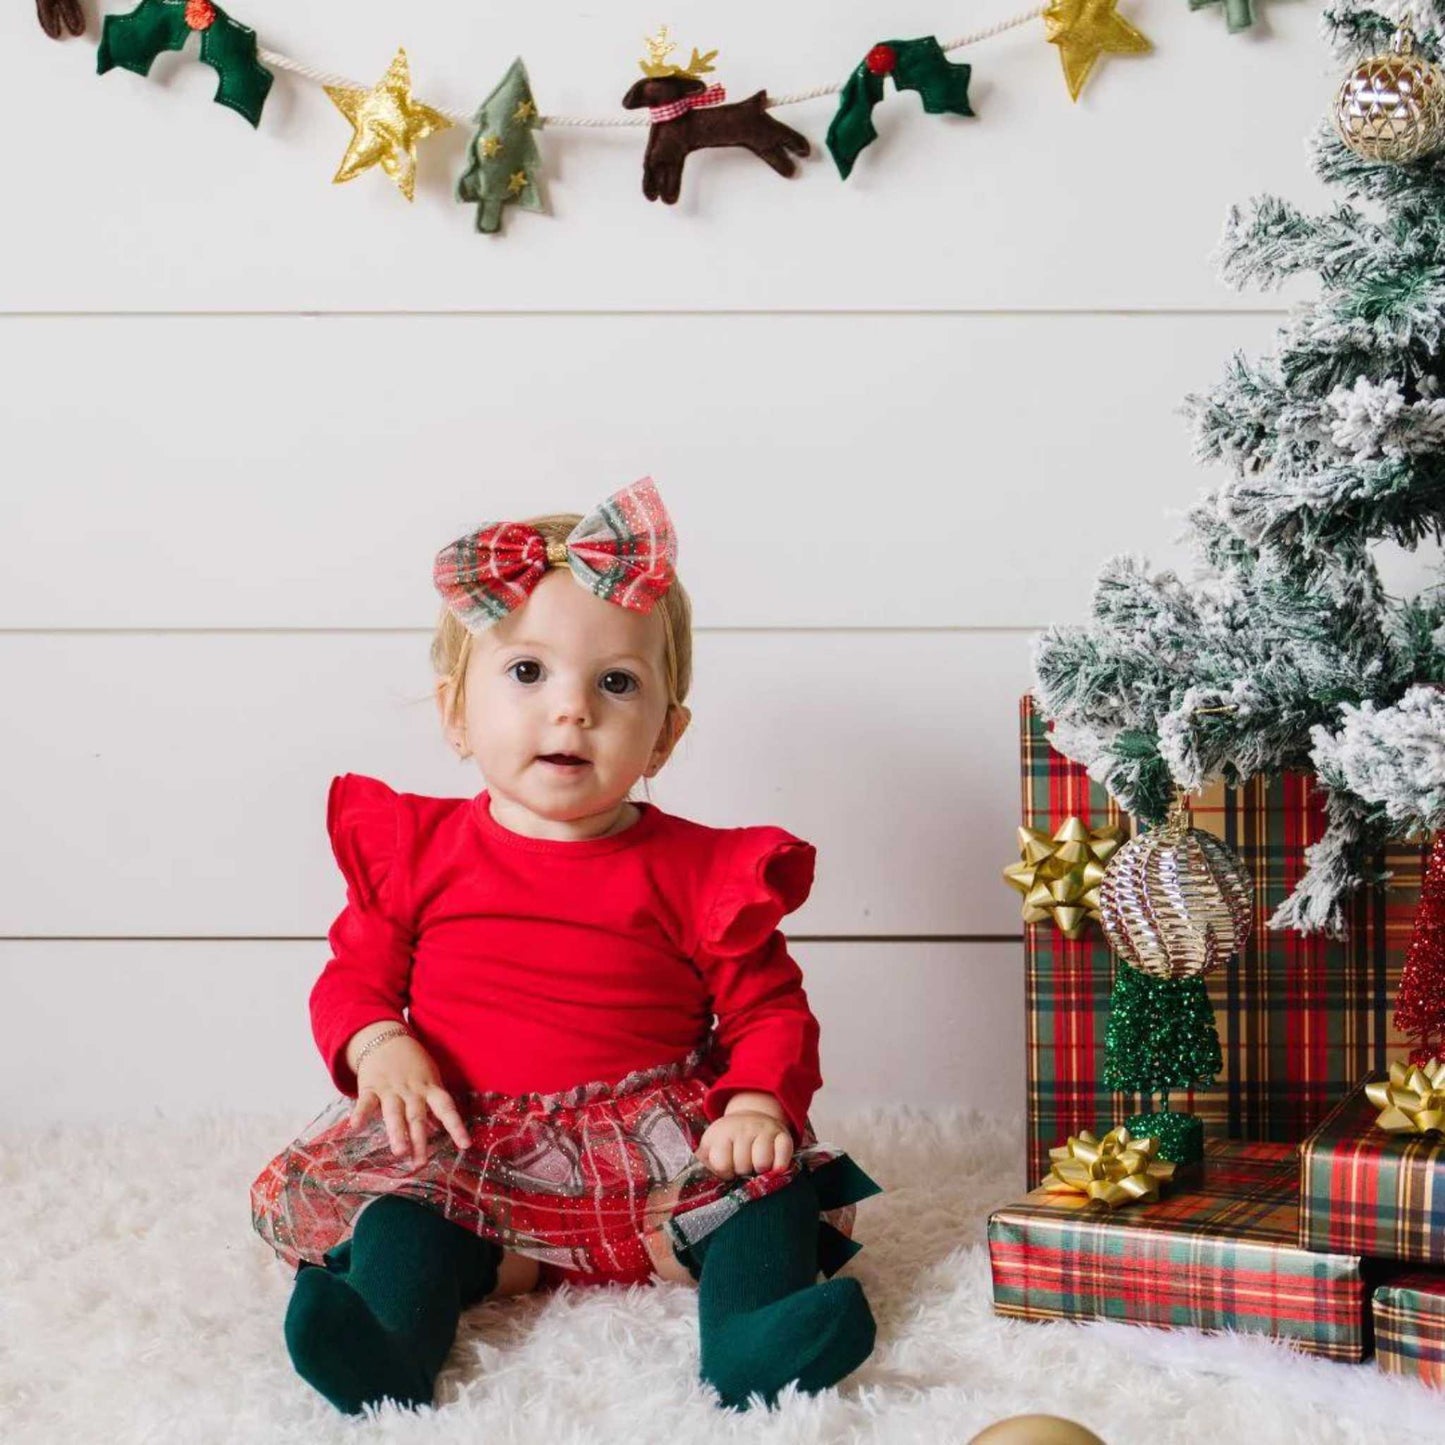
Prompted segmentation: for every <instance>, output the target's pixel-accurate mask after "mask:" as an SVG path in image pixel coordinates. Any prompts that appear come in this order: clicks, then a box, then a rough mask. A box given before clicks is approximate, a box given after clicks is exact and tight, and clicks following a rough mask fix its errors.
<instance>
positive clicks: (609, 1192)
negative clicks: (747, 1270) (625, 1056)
mask: <svg viewBox="0 0 1445 1445" xmlns="http://www.w3.org/2000/svg"><path fill="white" fill-rule="evenodd" d="M719 1076H720V1064H719V1063H718V1061H717V1057H716V1054H715V1052H714V1049H713V1041H712V1040H711V1039H708V1040H707V1041H705V1042H704V1043H703V1044H702V1045H701V1046H699V1047H698V1048H697V1049H695V1050H694V1051H693V1052H692V1053H691V1054H689V1055H688V1056H687V1057H686V1058H685V1059H681V1060H678V1061H677V1062H675V1063H670V1064H662V1065H659V1066H657V1067H654V1068H648V1069H640V1070H637V1071H635V1072H633V1073H631V1074H628V1075H627V1076H626V1078H624V1079H621V1080H619V1081H618V1082H617V1083H614V1084H609V1083H590V1084H579V1085H576V1086H575V1087H573V1088H571V1089H567V1090H564V1091H562V1092H560V1093H554V1094H522V1095H510V1094H500V1093H487V1092H472V1093H459V1094H457V1095H455V1096H454V1097H455V1098H456V1103H457V1107H458V1108H459V1109H460V1110H461V1113H462V1117H463V1119H464V1121H465V1122H466V1124H467V1127H468V1130H469V1133H470V1137H471V1141H472V1142H471V1144H470V1145H469V1146H468V1147H467V1148H466V1149H463V1150H458V1149H457V1146H456V1144H455V1142H454V1141H453V1140H452V1138H451V1136H450V1135H449V1134H448V1133H447V1132H446V1130H445V1129H443V1128H442V1126H441V1125H440V1124H439V1123H438V1122H437V1121H436V1120H435V1119H433V1118H431V1117H430V1116H428V1121H427V1122H428V1129H429V1131H430V1139H429V1146H428V1147H429V1153H428V1157H427V1159H426V1161H425V1162H424V1163H423V1164H422V1165H421V1166H420V1167H415V1166H413V1165H412V1164H411V1163H410V1156H409V1155H408V1156H407V1158H405V1159H398V1158H397V1157H396V1156H395V1155H394V1154H393V1153H392V1150H391V1143H390V1140H389V1139H388V1137H387V1133H386V1125H385V1121H384V1120H383V1119H382V1118H381V1117H380V1116H379V1115H373V1116H372V1117H371V1118H369V1119H368V1120H367V1121H366V1122H365V1123H364V1124H362V1125H361V1127H360V1128H359V1129H357V1130H355V1131H352V1130H351V1129H350V1128H349V1127H348V1120H349V1118H350V1115H351V1112H352V1110H353V1108H354V1107H355V1103H354V1101H353V1100H351V1099H349V1098H346V1097H344V1096H340V1095H338V1096H337V1097H336V1098H335V1100H334V1101H333V1102H332V1103H330V1104H329V1105H327V1107H326V1108H325V1109H323V1110H322V1111H321V1113H319V1114H318V1115H317V1116H316V1117H315V1118H314V1119H313V1120H312V1121H311V1123H310V1124H308V1125H307V1126H306V1128H305V1129H304V1130H303V1131H302V1133H301V1134H300V1135H299V1136H298V1137H297V1138H296V1139H295V1140H293V1141H292V1143H290V1144H289V1145H287V1147H286V1148H285V1149H284V1150H282V1152H281V1153H280V1154H278V1155H277V1156H276V1157H275V1158H274V1159H273V1160H272V1161H271V1162H270V1163H269V1164H267V1165H266V1167H265V1168H264V1169H263V1170H262V1171H261V1173H260V1174H259V1175H258V1176H257V1178H256V1180H255V1182H254V1183H253V1184H252V1185H251V1221H252V1223H253V1225H254V1226H255V1228H256V1231H257V1233H258V1234H260V1236H261V1238H262V1239H264V1240H265V1241H266V1243H267V1244H269V1245H270V1246H271V1248H272V1249H273V1250H275V1252H276V1253H277V1255H278V1256H280V1258H281V1259H282V1260H284V1261H285V1262H286V1263H287V1264H289V1265H291V1266H292V1267H293V1268H300V1266H301V1265H302V1263H303V1262H304V1263H307V1264H313V1265H314V1264H322V1265H325V1264H328V1263H329V1264H330V1265H332V1267H340V1263H339V1262H340V1261H342V1260H344V1259H345V1258H346V1257H347V1255H348V1254H349V1249H350V1246H349V1243H348V1241H349V1239H350V1237H351V1232H352V1228H353V1226H354V1224H355V1220H356V1216H357V1214H358V1213H359V1212H360V1210H361V1209H362V1207H363V1206H364V1205H365V1204H366V1203H367V1201H368V1200H371V1199H375V1198H378V1197H380V1196H381V1195H384V1194H401V1195H406V1196H407V1197H409V1198H412V1199H416V1200H418V1201H420V1202H421V1203H424V1204H426V1205H428V1206H430V1207H431V1208H433V1209H435V1210H437V1211H438V1212H439V1213H440V1214H442V1215H443V1216H444V1217H445V1218H447V1219H450V1220H452V1221H453V1222H455V1223H457V1224H459V1225H462V1226H463V1227H465V1228H466V1229H469V1230H472V1231H473V1232H474V1233H476V1234H479V1235H481V1236H482V1237H483V1238H486V1239H491V1240H495V1241H496V1242H497V1243H498V1244H500V1245H502V1246H503V1247H504V1248H505V1249H508V1250H510V1251H512V1252H513V1253H515V1254H520V1255H526V1256H529V1257H530V1258H533V1259H536V1260H538V1261H539V1262H540V1265H541V1279H540V1284H541V1285H542V1286H543V1287H550V1286H555V1285H556V1284H558V1283H560V1282H561V1281H562V1280H567V1281H569V1282H571V1283H575V1284H602V1283H623V1284H630V1283H641V1282H643V1281H645V1280H648V1279H650V1278H653V1277H660V1278H665V1279H674V1280H690V1279H691V1278H692V1275H691V1273H690V1272H689V1270H688V1268H687V1260H688V1258H689V1256H688V1250H689V1248H690V1247H691V1246H692V1245H693V1244H695V1243H696V1242H697V1241H698V1240H700V1239H703V1238H705V1237H706V1236H707V1235H708V1234H710V1233H711V1232H712V1231H713V1230H715V1229H717V1228H718V1227H719V1226H720V1225H721V1224H723V1223H724V1222H725V1221H726V1220H727V1219H729V1218H731V1216H732V1215H733V1214H734V1213H736V1212H737V1210H739V1209H742V1208H745V1207H746V1206H747V1204H748V1203H749V1202H750V1201H752V1200H754V1199H761V1198H762V1197H763V1196H764V1195H767V1194H771V1193H773V1192H774V1191H775V1190H778V1189H782V1188H785V1187H786V1186H787V1185H788V1184H790V1183H792V1181H793V1180H794V1179H795V1178H796V1177H797V1176H798V1174H799V1173H800V1172H801V1171H802V1170H807V1171H808V1172H809V1175H810V1178H811V1179H812V1182H813V1183H814V1184H815V1186H816V1187H817V1191H818V1200H819V1211H820V1218H819V1240H818V1257H819V1266H820V1268H821V1269H822V1271H823V1273H824V1274H826V1275H832V1274H834V1273H835V1272H836V1271H837V1270H838V1269H839V1268H840V1267H841V1266H842V1265H843V1264H844V1263H845V1262H846V1261H847V1260H848V1259H849V1258H851V1257H852V1256H853V1255H854V1254H856V1253H857V1251H858V1250H859V1249H860V1248H862V1246H861V1245H859V1244H858V1243H857V1242H856V1241H855V1240H854V1239H853V1237H852V1235H853V1220H854V1215H855V1213H856V1208H855V1206H856V1204H857V1202H858V1201H859V1200H861V1199H866V1198H867V1197H868V1196H869V1195H870V1194H877V1193H879V1192H881V1191H880V1188H879V1186H878V1184H876V1183H875V1182H874V1181H873V1180H872V1179H870V1178H869V1177H868V1175H867V1174H865V1173H864V1172H863V1170H862V1169H860V1168H859V1167H858V1166H857V1165H856V1164H855V1163H854V1162H853V1161H852V1160H851V1159H850V1158H849V1157H848V1155H847V1154H846V1153H844V1151H843V1150H841V1149H839V1148H837V1147H835V1146H833V1145H830V1144H822V1143H819V1142H818V1140H817V1138H816V1136H815V1135H814V1133H813V1130H812V1126H811V1123H808V1122H805V1128H804V1130H803V1136H802V1139H801V1142H800V1143H799V1145H798V1147H797V1149H796V1150H795V1152H794V1154H793V1157H792V1159H791V1160H790V1161H789V1164H788V1166H787V1168H785V1169H770V1170H766V1171H764V1172H762V1173H758V1174H747V1175H739V1176H737V1177H735V1178H733V1179H723V1178H722V1177H721V1176H719V1175H717V1174H714V1173H713V1172H712V1171H711V1170H710V1169H709V1168H708V1167H707V1166H706V1165H705V1164H703V1163H702V1162H701V1161H700V1160H699V1159H697V1158H696V1157H695V1155H694V1150H695V1149H696V1148H697V1145H698V1143H699V1141H700V1140H701V1138H702V1136H703V1132H704V1130H706V1128H707V1127H708V1122H709V1121H708V1119H707V1117H706V1115H705V1114H704V1113H703V1100H704V1098H705V1096H706V1094H707V1091H708V1088H709V1087H710V1086H711V1084H712V1083H713V1082H714V1081H715V1080H716V1079H717V1078H718V1077H719Z"/></svg>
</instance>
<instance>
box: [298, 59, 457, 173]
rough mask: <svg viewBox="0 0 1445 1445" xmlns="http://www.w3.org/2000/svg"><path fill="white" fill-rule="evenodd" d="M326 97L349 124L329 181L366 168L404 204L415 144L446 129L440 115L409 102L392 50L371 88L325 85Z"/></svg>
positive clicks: (406, 76)
mask: <svg viewBox="0 0 1445 1445" xmlns="http://www.w3.org/2000/svg"><path fill="white" fill-rule="evenodd" d="M326 94H327V95H329V96H330V97H331V102H332V104H333V105H335V107H336V108H337V110H339V111H340V112H341V113H342V115H344V116H345V117H346V118H347V120H349V121H350V122H351V130H352V136H351V144H350V145H349V146H347V148H346V154H345V155H344V156H343V157H342V158H341V165H340V166H339V167H338V168H337V171H336V174H335V175H334V176H333V177H332V178H331V179H332V180H333V181H334V182H337V183H339V182H342V181H349V180H353V179H355V177H357V176H359V175H360V174H361V173H362V171H365V170H369V169H370V168H371V167H372V166H380V167H381V169H382V170H383V171H384V172H385V173H386V174H387V175H389V176H390V177H391V178H392V180H394V181H395V182H396V185H397V189H398V190H400V191H401V193H402V195H404V196H405V197H406V198H407V200H409V201H410V200H412V199H413V198H414V197H415V195H416V143H417V142H418V141H419V140H424V139H425V138H426V137H427V136H429V135H434V134H435V133H436V132H437V131H439V130H446V129H447V127H448V126H450V125H451V121H449V120H448V119H447V118H446V116H444V115H442V114H441V113H440V112H439V111H435V110H433V109H432V108H431V107H430V106H429V105H422V104H421V103H420V102H418V101H415V100H413V99H412V95H411V68H410V66H408V64H407V59H406V51H405V50H398V51H397V52H396V55H395V56H394V57H393V59H392V62H391V64H390V65H389V66H388V67H387V71H386V74H385V75H383V76H382V77H381V79H380V80H378V81H377V82H376V84H375V85H373V86H372V87H371V89H370V90H362V89H361V88H360V87H357V86H343V85H328V86H327V87H326Z"/></svg>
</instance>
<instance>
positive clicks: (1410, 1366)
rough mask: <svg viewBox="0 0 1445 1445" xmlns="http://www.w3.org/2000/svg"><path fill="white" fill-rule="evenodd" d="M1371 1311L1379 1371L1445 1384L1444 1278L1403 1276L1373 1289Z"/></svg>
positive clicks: (1420, 1273) (1422, 1273) (1420, 1272)
mask: <svg viewBox="0 0 1445 1445" xmlns="http://www.w3.org/2000/svg"><path fill="white" fill-rule="evenodd" d="M1370 1310H1371V1313H1372V1314H1373V1316H1374V1321H1375V1360H1376V1363H1377V1364H1378V1365H1379V1367H1380V1368H1381V1369H1382V1370H1384V1371H1385V1373H1386V1374H1389V1375H1412V1376H1414V1378H1415V1379H1417V1380H1423V1381H1424V1382H1425V1384H1427V1385H1434V1386H1436V1387H1440V1386H1445V1275H1441V1274H1433V1273H1431V1272H1430V1271H1428V1270H1417V1271H1415V1272H1413V1273H1411V1274H1404V1275H1400V1276H1399V1277H1398V1278H1397V1279H1392V1280H1391V1281H1390V1282H1389V1283H1388V1284H1382V1285H1381V1286H1380V1287H1379V1288H1378V1289H1377V1290H1376V1291H1375V1293H1374V1296H1373V1297H1372V1299H1371V1301H1370Z"/></svg>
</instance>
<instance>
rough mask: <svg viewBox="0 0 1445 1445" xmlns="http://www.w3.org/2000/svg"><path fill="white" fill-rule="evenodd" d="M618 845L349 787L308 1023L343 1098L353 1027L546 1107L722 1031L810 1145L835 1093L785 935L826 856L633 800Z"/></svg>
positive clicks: (743, 1077) (715, 1111) (464, 1080)
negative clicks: (411, 1042) (405, 1040)
mask: <svg viewBox="0 0 1445 1445" xmlns="http://www.w3.org/2000/svg"><path fill="white" fill-rule="evenodd" d="M636 806H637V807H638V808H639V810H640V811H641V817H640V818H639V819H638V820H637V821H636V822H635V823H634V824H633V825H632V826H631V827H630V828H626V829H624V830H623V831H622V832H620V833H614V834H611V835H610V836H608V837H602V838H588V839H582V840H580V841H576V842H567V841H564V840H561V839H550V838H530V837H526V836H524V835H523V834H520V833H514V832H512V831H511V830H510V829H508V828H504V827H503V826H502V825H501V824H500V823H498V822H497V821H496V820H495V819H494V818H493V817H492V813H491V806H490V798H489V796H488V794H487V793H486V792H482V793H480V794H478V795H477V796H476V797H474V798H429V797H423V796H421V795H419V794H415V793H398V792H394V791H393V790H392V789H391V788H389V787H388V786H387V785H386V784H385V783H383V782H380V781H379V780H378V779H376V778H369V777H365V776H363V775H361V774H357V773H347V774H344V775H343V776H341V777H339V778H335V779H334V780H333V781H332V784H331V792H330V795H329V797H328V800H327V809H326V827H327V831H328V833H329V834H330V836H331V846H332V849H333V851H334V852H335V854H336V861H337V863H338V864H340V866H341V871H342V873H343V874H344V875H345V878H346V884H347V892H346V907H345V908H344V909H343V910H342V912H341V914H340V915H339V916H338V918H337V919H336V921H335V923H333V924H332V926H331V930H330V933H329V935H328V939H329V942H330V945H331V953H332V957H331V960H330V961H329V962H328V963H327V965H326V966H325V968H324V969H323V970H322V972H321V976H320V977H319V978H318V979H317V981H316V984H315V986H314V987H313V988H312V990H311V1025H312V1032H313V1033H314V1035H315V1037H316V1043H317V1046H318V1047H319V1048H320V1050H321V1054H322V1057H323V1058H324V1059H325V1060H326V1064H327V1067H328V1068H329V1070H330V1071H331V1077H332V1080H333V1082H334V1083H335V1084H336V1087H337V1088H338V1089H339V1090H340V1091H341V1092H342V1093H343V1094H346V1095H348V1096H351V1097H355V1094H356V1077H355V1075H354V1074H353V1073H352V1072H351V1070H350V1069H349V1068H348V1067H347V1064H346V1058H345V1053H346V1045H347V1042H348V1040H350V1038H351V1036H352V1035H353V1034H355V1033H356V1031H357V1030H358V1029H360V1028H363V1027H364V1026H365V1025H367V1024H370V1023H375V1022H377V1021H378V1020H381V1019H398V1020H400V1019H402V1018H403V1016H404V1014H403V1011H405V1014H406V1015H407V1016H409V1022H410V1024H411V1027H412V1031H413V1032H414V1033H415V1034H416V1036H417V1038H418V1040H419V1041H420V1042H421V1043H422V1045H423V1046H424V1047H425V1048H426V1049H427V1051H428V1052H429V1053H430V1054H431V1056H432V1057H433V1058H434V1059H435V1060H436V1062H437V1066H438V1068H439V1069H440V1070H441V1073H442V1077H443V1079H444V1080H445V1081H446V1083H447V1086H448V1088H450V1089H453V1090H462V1091H465V1090H466V1089H477V1090H496V1091H499V1092H502V1093H507V1094H513V1095H516V1094H528V1093H553V1092H557V1091H560V1090H563V1089H568V1088H571V1087H573V1086H574V1085H576V1084H580V1083H590V1082H592V1081H594V1080H601V1081H606V1082H609V1083H615V1082H617V1081H618V1080H620V1079H621V1078H622V1077H623V1076H624V1075H626V1074H628V1073H630V1072H632V1071H633V1070H634V1069H641V1068H648V1067H651V1066H654V1065H657V1064H663V1063H670V1062H672V1061H673V1060H675V1059H680V1058H682V1057H684V1056H685V1055H686V1054H687V1053H688V1052H690V1051H691V1050H692V1049H694V1048H695V1047H696V1046H697V1045H698V1044H699V1043H700V1042H701V1041H702V1040H703V1039H704V1038H705V1037H706V1035H707V1033H708V1029H709V1026H710V1025H711V1024H712V1020H713V1016H714V1015H716V1025H715V1030H716V1034H717V1039H718V1042H719V1043H720V1044H721V1045H722V1047H723V1049H724V1050H726V1059H727V1067H726V1071H725V1072H724V1073H723V1075H722V1076H721V1077H720V1078H719V1080H718V1081H717V1083H716V1084H715V1085H714V1086H713V1087H712V1088H711V1089H710V1090H709V1092H708V1095H707V1100H706V1110H707V1115H708V1118H709V1119H716V1118H719V1117H721V1115H722V1112H723V1109H724V1107H725V1105H726V1104H727V1101H728V1099H729V1098H730V1097H731V1096H732V1095H733V1094H734V1093H736V1092H737V1091H738V1090H742V1089H760V1090H765V1091H766V1092H767V1093H770V1094H773V1095H775V1096H776V1097H777V1098H778V1100H779V1102H780V1103H781V1104H782V1106H783V1109H784V1110H785V1112H786V1113H787V1116H788V1120H789V1122H790V1124H791V1125H792V1129H793V1135H794V1138H795V1140H796V1139H798V1138H800V1137H801V1133H802V1128H803V1124H804V1122H805V1120H806V1118H807V1112H808V1106H809V1103H810V1101H811V1100H812V1097H813V1095H814V1093H815V1092H816V1091H817V1090H818V1088H819V1087H820V1086H821V1084H822V1082H823V1080H822V1076H821V1074H820V1073H819V1063H818V1033H819V1030H818V1021H817V1019H816V1018H814V1016H813V1013H812V1011H811V1009H810V1008H809V1007H808V999H807V995H806V994H805V993H804V991H803V976H802V972H801V970H800V969H799V968H798V965H797V964H796V963H795V962H794V961H793V959H792V957H791V956H790V955H789V953H788V948H787V942H786V940H785V939H784V937H783V935H782V934H781V933H780V932H778V922H779V920H780V919H781V918H782V917H783V915H784V914H787V913H791V912H792V911H793V910H794V909H795V908H798V907H799V906H800V905H801V904H802V903H803V902H804V900H805V899H806V898H807V896H808V893H809V890H810V889H811V888H812V885H813V864H814V856H815V855H814V849H813V847H812V845H811V844H809V843H805V842H803V841H802V840H801V839H799V838H795V837H794V836H793V835H792V834H791V833H788V832H785V831H784V830H783V829H782V828H774V827H753V828H710V827H707V826H705V825H703V824H701V823H693V822H689V821H688V820H687V819H685V818H678V817H674V816H673V815H671V814H669V813H665V812H663V811H662V810H661V809H660V808H658V807H656V806H655V805H654V804H651V803H638V804H637V805H636Z"/></svg>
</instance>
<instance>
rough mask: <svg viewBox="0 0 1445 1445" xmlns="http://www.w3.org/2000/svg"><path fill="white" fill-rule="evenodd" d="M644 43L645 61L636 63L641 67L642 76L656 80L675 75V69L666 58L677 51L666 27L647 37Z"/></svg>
mask: <svg viewBox="0 0 1445 1445" xmlns="http://www.w3.org/2000/svg"><path fill="white" fill-rule="evenodd" d="M644 43H645V44H646V46H647V59H646V60H639V61H638V62H637V63H638V65H640V66H641V67H642V73H643V74H644V75H646V76H649V77H651V78H652V79H657V78H659V77H661V76H664V75H673V74H675V73H676V71H677V67H676V66H675V65H669V64H668V63H667V57H668V56H669V55H671V54H672V52H673V51H674V50H676V49H677V46H676V44H674V42H673V41H672V40H671V39H670V38H669V36H668V33H667V26H666V25H664V26H662V27H661V29H659V30H658V32H657V34H656V35H649V36H647V37H646V38H645V41H644Z"/></svg>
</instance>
